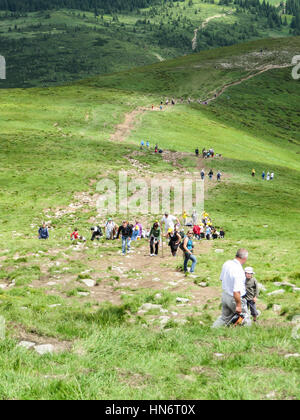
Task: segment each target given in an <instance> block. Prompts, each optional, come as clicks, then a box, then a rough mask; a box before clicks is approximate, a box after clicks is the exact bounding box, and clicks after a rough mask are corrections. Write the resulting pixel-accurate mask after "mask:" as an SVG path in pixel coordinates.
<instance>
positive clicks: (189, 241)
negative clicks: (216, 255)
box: [183, 230, 197, 273]
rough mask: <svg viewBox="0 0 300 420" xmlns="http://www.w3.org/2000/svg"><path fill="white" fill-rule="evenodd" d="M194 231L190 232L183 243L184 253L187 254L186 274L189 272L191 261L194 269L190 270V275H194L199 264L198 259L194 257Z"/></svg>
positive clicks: (185, 261) (185, 259)
mask: <svg viewBox="0 0 300 420" xmlns="http://www.w3.org/2000/svg"><path fill="white" fill-rule="evenodd" d="M193 248H194V245H193V231H192V230H189V231H188V233H187V236H186V237H185V238H184V241H183V252H184V254H185V258H184V272H185V273H187V271H188V262H189V260H191V261H192V267H191V270H190V273H193V272H194V271H195V267H196V264H197V259H196V257H195V256H194V255H193Z"/></svg>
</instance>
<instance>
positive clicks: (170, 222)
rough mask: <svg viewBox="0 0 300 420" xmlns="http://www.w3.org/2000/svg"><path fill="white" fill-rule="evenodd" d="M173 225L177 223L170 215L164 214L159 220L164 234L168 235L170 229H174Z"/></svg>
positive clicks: (176, 219) (175, 218)
mask: <svg viewBox="0 0 300 420" xmlns="http://www.w3.org/2000/svg"><path fill="white" fill-rule="evenodd" d="M175 223H179V224H180V222H179V220H178V218H177V217H175V216H172V215H170V214H169V213H165V215H164V217H163V218H162V219H161V224H162V225H163V224H164V225H165V233H166V234H167V233H168V230H169V229H170V228H171V229H172V230H173V229H174V227H175Z"/></svg>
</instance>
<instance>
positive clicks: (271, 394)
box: [266, 391, 276, 398]
mask: <svg viewBox="0 0 300 420" xmlns="http://www.w3.org/2000/svg"><path fill="white" fill-rule="evenodd" d="M275 397H276V393H275V392H274V391H272V392H270V393H269V394H267V395H266V398H275Z"/></svg>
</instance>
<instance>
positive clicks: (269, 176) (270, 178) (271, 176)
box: [251, 169, 275, 181]
mask: <svg viewBox="0 0 300 420" xmlns="http://www.w3.org/2000/svg"><path fill="white" fill-rule="evenodd" d="M251 175H252V177H253V178H254V177H255V175H256V170H255V169H252V171H251ZM274 176H275V175H274V172H269V171H268V172H267V173H266V171H263V172H262V174H261V178H262V180H263V181H265V180H267V181H273V179H274Z"/></svg>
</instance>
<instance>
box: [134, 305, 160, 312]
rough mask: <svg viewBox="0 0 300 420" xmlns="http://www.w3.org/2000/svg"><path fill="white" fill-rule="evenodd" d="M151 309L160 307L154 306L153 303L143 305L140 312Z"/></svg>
mask: <svg viewBox="0 0 300 420" xmlns="http://www.w3.org/2000/svg"><path fill="white" fill-rule="evenodd" d="M151 309H161V305H156V304H154V303H144V304H143V305H142V306H141V307H140V309H139V310H140V311H146V312H147V311H150V310H151Z"/></svg>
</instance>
